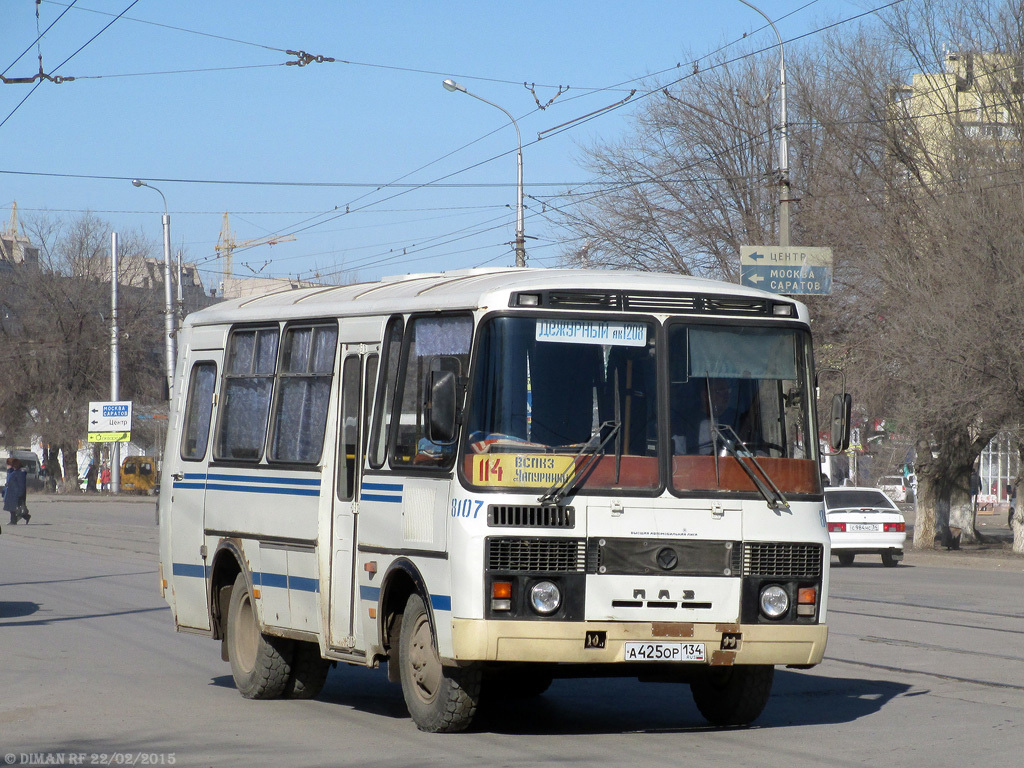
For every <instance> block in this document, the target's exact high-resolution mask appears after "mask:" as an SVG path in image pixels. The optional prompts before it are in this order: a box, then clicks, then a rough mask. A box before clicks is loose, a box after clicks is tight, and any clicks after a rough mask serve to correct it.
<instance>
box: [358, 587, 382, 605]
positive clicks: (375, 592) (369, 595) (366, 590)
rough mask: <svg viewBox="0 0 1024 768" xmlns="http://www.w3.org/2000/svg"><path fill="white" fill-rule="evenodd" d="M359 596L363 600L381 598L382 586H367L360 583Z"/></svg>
mask: <svg viewBox="0 0 1024 768" xmlns="http://www.w3.org/2000/svg"><path fill="white" fill-rule="evenodd" d="M359 598H360V599H361V600H373V601H377V600H380V587H367V586H364V585H362V584H360V585H359Z"/></svg>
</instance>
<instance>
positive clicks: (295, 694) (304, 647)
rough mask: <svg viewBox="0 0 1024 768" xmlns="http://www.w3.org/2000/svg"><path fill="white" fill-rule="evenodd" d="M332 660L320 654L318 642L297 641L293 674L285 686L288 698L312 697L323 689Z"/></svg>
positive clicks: (285, 695)
mask: <svg viewBox="0 0 1024 768" xmlns="http://www.w3.org/2000/svg"><path fill="white" fill-rule="evenodd" d="M330 669H331V662H330V661H328V660H327V659H325V658H324V657H323V656H321V655H320V646H319V645H317V644H316V643H307V642H302V641H297V642H296V643H295V657H294V658H293V659H292V675H291V677H289V678H288V684H287V685H286V686H285V688H284V697H285V698H286V699H312V698H315V697H316V696H317V694H319V693H320V691H322V690H323V687H324V683H326V682H327V673H328V672H329V671H330Z"/></svg>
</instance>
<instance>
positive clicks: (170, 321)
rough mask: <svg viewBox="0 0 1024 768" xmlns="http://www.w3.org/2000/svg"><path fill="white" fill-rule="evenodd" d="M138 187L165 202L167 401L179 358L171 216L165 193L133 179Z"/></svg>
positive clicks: (172, 389) (172, 395)
mask: <svg viewBox="0 0 1024 768" xmlns="http://www.w3.org/2000/svg"><path fill="white" fill-rule="evenodd" d="M132 184H134V185H135V186H136V187H149V188H150V189H152V190H153V191H154V192H156V193H157V194H159V195H160V199H162V200H163V201H164V217H163V224H164V331H165V335H166V338H165V339H164V353H165V356H166V358H167V399H168V400H170V399H172V398H173V397H174V361H175V358H176V357H177V354H176V350H175V338H174V303H173V299H172V298H171V295H172V294H171V215H170V214H169V213H167V198H166V197H164V193H163V192H161V191H160V190H159V189H157V188H156V187H154V186H153V185H152V184H147V183H146V182H144V181H143V180H142V179H132Z"/></svg>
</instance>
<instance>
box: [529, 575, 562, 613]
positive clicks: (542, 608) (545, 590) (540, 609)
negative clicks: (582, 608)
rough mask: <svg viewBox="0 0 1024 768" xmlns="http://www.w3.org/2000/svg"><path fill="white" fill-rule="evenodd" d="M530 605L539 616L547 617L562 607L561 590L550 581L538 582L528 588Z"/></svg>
mask: <svg viewBox="0 0 1024 768" xmlns="http://www.w3.org/2000/svg"><path fill="white" fill-rule="evenodd" d="M530 605H531V606H532V607H533V610H535V611H536V612H537V613H539V614H540V615H541V616H549V615H551V614H552V613H554V612H555V611H557V610H558V609H559V607H560V606H561V605H562V590H560V589H559V588H558V585H557V584H554V583H552V582H550V581H538V582H537V583H536V584H534V585H533V586H532V587H530Z"/></svg>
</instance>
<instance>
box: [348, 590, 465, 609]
mask: <svg viewBox="0 0 1024 768" xmlns="http://www.w3.org/2000/svg"><path fill="white" fill-rule="evenodd" d="M359 598H360V599H361V600H372V601H373V602H377V601H378V600H380V587H368V586H366V585H365V584H360V585H359ZM430 606H431V607H432V608H433V609H434V610H435V611H450V610H451V609H452V597H451V595H431V596H430Z"/></svg>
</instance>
